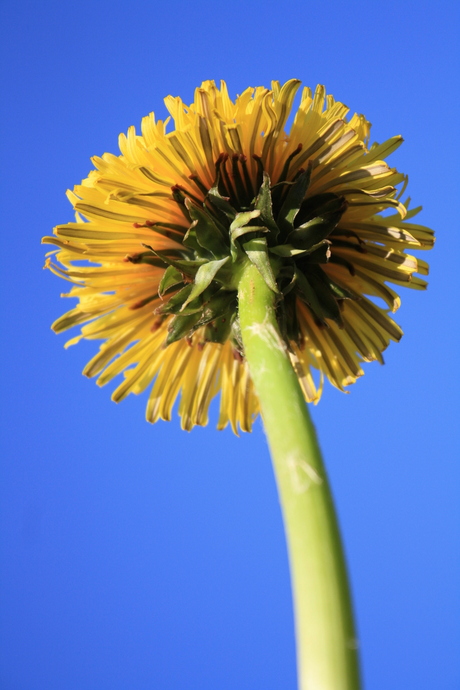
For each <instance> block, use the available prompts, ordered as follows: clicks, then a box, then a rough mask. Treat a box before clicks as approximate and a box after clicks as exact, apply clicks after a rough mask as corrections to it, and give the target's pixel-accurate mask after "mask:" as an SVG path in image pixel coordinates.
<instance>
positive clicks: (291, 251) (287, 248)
mask: <svg viewBox="0 0 460 690" xmlns="http://www.w3.org/2000/svg"><path fill="white" fill-rule="evenodd" d="M269 252H270V253H271V254H276V256H282V257H283V258H286V259H287V258H292V257H293V256H301V255H302V254H307V253H308V249H296V247H293V246H292V244H279V245H278V246H277V247H270V248H269Z"/></svg>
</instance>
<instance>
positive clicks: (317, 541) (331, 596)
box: [238, 264, 360, 690]
mask: <svg viewBox="0 0 460 690" xmlns="http://www.w3.org/2000/svg"><path fill="white" fill-rule="evenodd" d="M238 298H239V316H240V326H241V335H242V339H243V345H244V352H245V356H246V358H247V362H248V365H249V370H250V374H251V378H252V380H253V382H254V386H255V389H256V392H257V395H258V397H259V400H260V407H261V413H262V419H263V422H264V426H265V432H266V434H267V437H268V442H269V445H270V450H271V455H272V460H273V467H274V472H275V476H276V481H277V485H278V492H279V497H280V502H281V507H282V512H283V519H284V525H285V530H286V537H287V544H288V553H289V561H290V568H291V580H292V590H293V600H294V602H293V603H294V615H295V624H296V644H297V668H298V687H299V690H358V689H359V687H360V683H359V667H358V655H357V641H356V637H355V632H354V625H353V613H352V607H351V599H350V594H349V589H348V582H347V573H346V566H345V561H344V556H343V551H342V546H341V540H340V533H339V529H338V525H337V520H336V516H335V511H334V505H333V500H332V495H331V492H330V489H329V485H328V480H327V476H326V472H325V469H324V465H323V462H322V459H321V452H320V449H319V446H318V442H317V439H316V433H315V430H314V427H313V425H312V422H311V420H310V416H309V413H308V409H307V405H306V404H305V401H304V397H303V394H302V390H301V388H300V385H299V381H298V379H297V376H296V374H295V372H294V369H293V367H292V365H291V361H290V357H289V354H288V352H287V349H286V346H285V344H284V342H283V340H282V338H281V335H280V332H279V328H278V323H277V320H276V314H275V302H276V295H275V293H274V292H273V291H272V290H270V288H269V287H268V286H267V285H266V283H265V281H264V280H263V278H262V277H261V275H260V273H259V272H258V270H257V269H256V268H255V266H254V265H252V264H249V265H248V266H247V267H246V268H245V270H244V272H243V275H242V277H241V281H240V285H239V291H238Z"/></svg>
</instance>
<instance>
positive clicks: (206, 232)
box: [131, 156, 354, 355]
mask: <svg viewBox="0 0 460 690" xmlns="http://www.w3.org/2000/svg"><path fill="white" fill-rule="evenodd" d="M245 160H246V159H245V158H244V157H242V156H240V157H239V158H238V160H237V159H236V158H235V157H234V159H233V161H232V166H233V167H232V181H230V176H229V173H228V172H226V171H225V166H223V165H221V164H222V163H223V162H225V157H224V156H221V157H220V159H219V161H218V162H217V166H216V167H217V169H218V175H217V180H216V182H215V184H214V186H213V187H212V188H211V189H209V190H208V191H207V193H206V196H205V200H204V202H201V201H200V200H199V199H198V198H197V197H195V196H193V195H190V194H188V193H186V192H185V191H184V190H182V188H180V187H179V186H175V187H173V188H172V194H173V198H174V200H175V201H176V203H177V204H178V205H179V206H180V208H181V211H182V213H183V214H184V216H185V217H186V219H187V221H188V222H189V223H190V226H189V228H188V230H187V232H186V234H185V236H182V238H181V243H182V249H181V250H175V251H171V250H167V251H164V252H160V251H157V250H155V249H153V247H151V246H149V245H144V247H145V250H146V251H145V252H142V253H141V254H138V255H137V256H136V258H135V259H131V260H135V261H136V262H142V263H150V264H152V265H154V266H162V267H164V268H165V272H164V274H163V278H162V280H161V282H160V285H159V289H158V293H159V296H160V298H161V299H162V300H163V304H162V305H161V306H160V307H159V308H158V309H156V313H157V314H159V315H162V316H165V317H166V316H169V315H172V316H173V318H172V319H171V320H170V322H169V327H168V337H167V340H166V345H169V344H171V343H173V342H175V341H176V340H179V339H181V338H186V339H190V338H191V337H192V335H193V333H194V332H195V331H197V330H198V329H200V328H204V331H203V333H204V340H203V343H202V345H203V344H204V343H205V342H207V341H209V342H217V343H224V342H225V341H226V340H228V339H231V341H232V343H233V346H234V349H235V351H236V352H237V353H238V354H239V355H242V354H243V353H242V345H241V339H240V336H239V323H238V303H237V290H238V284H239V281H240V278H241V275H242V272H243V271H244V269H245V267H246V266H247V265H248V263H252V264H253V265H254V266H255V267H256V268H257V270H258V271H259V273H260V275H261V276H262V278H263V279H264V281H265V283H266V284H267V286H268V287H269V288H270V290H272V291H273V292H274V293H275V294H276V296H277V317H278V322H279V325H280V330H281V332H282V334H283V336H284V338H285V340H286V342H287V343H288V344H289V341H294V342H296V343H298V344H299V345H301V344H302V341H303V336H302V334H301V331H300V328H299V325H298V322H297V317H296V300H298V299H300V300H301V301H302V302H304V303H305V304H306V305H307V307H308V308H309V310H310V311H311V313H312V315H313V318H314V319H315V321H316V322H317V323H318V324H321V325H327V323H326V320H327V319H332V320H333V321H335V322H336V323H337V324H338V325H340V326H341V325H342V319H341V315H340V304H341V302H342V301H343V300H344V299H353V298H354V295H352V294H351V293H350V292H349V291H347V290H346V289H345V288H344V287H342V286H340V285H338V284H337V283H335V282H334V281H332V280H331V279H330V278H329V276H328V275H327V274H326V273H325V271H324V270H323V269H322V265H324V264H326V263H327V262H328V261H329V260H330V258H331V246H332V244H333V234H334V231H335V229H336V228H337V225H338V223H339V221H340V218H341V217H342V214H343V212H344V210H345V208H346V202H345V200H344V198H343V197H339V196H337V195H335V194H330V193H329V194H317V195H312V196H308V187H309V183H310V174H311V168H310V167H308V168H307V169H306V170H301V171H300V172H298V173H297V175H296V176H295V177H294V179H292V180H289V181H288V180H287V179H284V178H283V176H284V177H286V176H287V168H286V170H285V171H283V174H282V176H281V178H280V180H279V181H278V183H277V184H275V185H271V181H270V178H269V176H268V174H267V173H266V172H265V171H264V170H263V168H262V164H261V161H260V159H257V162H258V164H259V179H258V182H257V184H258V189H257V190H254V188H253V187H252V184H251V181H250V179H249V176H248V175H247V169H246V165H245ZM238 166H239V167H238ZM241 168H242V170H241ZM194 181H196V180H194ZM200 191H201V192H203V191H206V190H202V189H201V186H200ZM255 191H256V193H255ZM151 226H152V228H153V229H154V230H155V231H158V230H159V231H160V232H165V231H167V232H168V233H174V239H176V238H177V234H176V228H175V227H174V228H172V227H171V228H169V227H168V228H166V226H164V228H163V227H162V228H160V229H158V228H157V226H156V225H151ZM171 236H172V235H171Z"/></svg>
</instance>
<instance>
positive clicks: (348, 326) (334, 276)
mask: <svg viewBox="0 0 460 690" xmlns="http://www.w3.org/2000/svg"><path fill="white" fill-rule="evenodd" d="M299 86H300V82H299V81H297V80H294V79H293V80H290V81H288V82H286V84H284V85H283V86H281V85H280V84H279V83H278V82H273V83H272V89H271V90H269V89H266V88H263V87H257V88H255V89H254V88H248V89H247V90H246V91H244V92H243V93H242V94H241V95H240V96H238V97H237V98H236V100H235V102H233V101H232V100H231V99H230V98H229V96H228V93H227V87H226V84H225V82H222V83H221V87H220V89H218V88H217V87H216V85H215V84H214V82H212V81H206V82H204V83H203V84H202V85H201V87H200V88H198V89H197V90H196V93H195V100H194V102H193V103H192V104H191V105H190V106H186V105H184V103H183V102H182V101H181V99H180V98H173V97H172V96H169V97H168V98H166V100H165V103H166V107H167V108H168V110H169V112H170V113H171V116H172V118H173V120H174V129H173V131H171V132H167V125H168V122H169V118H168V120H166V121H165V122H162V121H159V122H156V121H155V118H154V115H153V113H152V114H150V115H149V116H148V117H145V118H144V119H143V121H142V136H138V135H136V132H135V129H134V127H131V128H130V129H129V131H128V135H127V136H124V135H121V136H120V141H119V145H120V150H121V155H120V156H114V155H112V154H104V155H103V156H102V158H98V157H95V158H93V159H92V160H93V163H94V166H95V168H96V169H95V170H93V171H91V172H90V174H89V176H88V177H87V179H85V180H83V182H82V183H81V185H77V186H76V187H75V189H74V192H69V193H68V196H69V199H70V201H71V203H72V204H73V206H74V208H75V210H76V222H75V223H67V224H66V225H59V226H57V227H56V228H55V237H45V238H44V239H43V241H44V242H45V243H49V244H54V245H56V246H58V247H59V249H58V250H56V252H52V254H55V256H56V258H57V260H58V262H59V264H55V263H53V261H52V258H51V256H49V257H48V259H47V264H46V265H47V267H48V268H50V269H51V270H52V271H53V272H54V273H57V274H58V275H60V276H62V277H63V278H66V279H67V280H69V281H71V282H72V283H74V286H73V287H72V289H71V291H70V292H69V293H68V295H66V296H68V297H76V298H77V299H78V300H79V302H78V304H77V306H76V307H75V308H74V309H72V310H71V311H69V312H67V313H66V314H64V316H62V317H61V318H60V319H58V320H57V321H56V322H55V323H54V324H53V329H54V330H55V331H56V332H60V331H63V330H66V329H67V328H71V327H72V326H75V325H77V324H85V325H84V326H83V327H82V329H81V335H79V336H77V337H76V338H73V339H72V340H70V341H69V342H68V343H67V345H70V344H73V343H75V342H77V341H78V340H80V338H89V339H93V338H94V339H102V340H103V341H104V342H103V344H102V345H101V347H100V350H99V352H98V354H97V355H96V356H95V357H94V358H93V359H92V360H91V361H90V362H89V363H88V364H87V366H86V367H85V369H84V374H86V375H87V376H95V375H98V379H97V383H98V384H99V385H101V386H102V385H104V384H106V383H107V382H108V381H110V380H111V379H112V378H113V377H114V376H116V375H117V374H120V373H121V372H124V381H123V383H121V384H120V385H119V386H118V388H117V389H116V390H115V391H114V393H113V396H112V397H113V399H114V400H115V401H117V402H118V401H120V400H122V399H123V398H124V397H125V396H126V395H128V393H140V392H141V391H143V390H144V389H145V388H146V387H147V386H148V385H149V384H150V383H152V382H154V383H153V386H152V390H151V392H150V396H149V402H148V405H147V419H148V420H149V421H151V422H155V421H156V420H157V419H159V418H162V419H166V420H168V419H170V417H171V410H172V407H173V405H174V402H175V400H176V398H177V396H178V395H179V392H180V393H181V400H180V404H179V414H180V416H181V418H182V426H183V428H185V429H191V428H192V427H193V425H194V424H200V425H204V424H206V423H207V420H208V408H209V404H210V401H211V400H212V398H213V397H214V396H215V395H216V394H217V393H218V392H219V391H221V400H220V416H219V422H218V427H219V428H220V429H221V428H224V427H225V426H226V425H227V423H228V422H230V424H231V426H232V428H233V430H234V431H236V430H237V428H238V425H239V427H240V428H241V429H242V430H243V431H250V429H251V425H252V421H253V418H254V416H255V415H256V414H257V412H258V401H257V398H256V395H255V393H254V390H253V387H252V383H251V379H250V377H249V374H248V368H247V364H246V362H245V357H244V350H243V347H242V344H241V338H240V335H239V324H238V304H237V286H238V279H239V275H240V272H241V269H242V267H243V266H244V265H245V264H246V263H247V262H248V261H251V262H252V263H253V264H255V265H256V267H257V268H258V269H259V271H260V273H261V274H262V276H263V278H264V279H265V281H266V283H267V284H268V286H269V287H270V288H271V289H272V290H273V291H274V292H276V293H277V296H278V303H277V304H278V306H277V316H278V322H279V325H280V329H281V333H282V334H283V336H284V339H285V342H286V344H287V346H288V349H289V352H290V357H291V360H292V364H293V366H294V368H295V370H296V372H297V374H298V377H299V380H300V383H301V385H302V388H303V391H304V394H305V399H306V400H307V401H310V402H312V401H313V402H316V401H317V400H318V399H319V396H320V392H321V386H322V383H320V384H319V385H316V384H315V382H314V379H313V377H312V369H316V370H318V371H319V372H320V382H322V378H323V375H325V376H326V377H327V378H328V379H329V380H330V381H331V383H333V384H334V385H335V386H337V387H338V388H340V389H341V390H343V388H344V386H347V385H348V384H350V383H353V382H354V381H356V379H357V378H358V376H361V375H362V373H363V372H362V369H361V362H363V361H371V360H378V361H380V362H382V361H383V359H382V351H383V350H384V349H385V348H386V347H387V346H388V344H389V342H390V340H396V341H397V340H399V339H400V337H401V335H402V331H401V330H400V328H399V327H398V326H397V325H396V324H395V323H394V321H393V320H392V319H391V318H390V316H389V313H390V312H394V311H396V309H397V308H398V306H399V297H398V296H397V294H396V293H395V292H394V291H393V289H391V288H390V287H388V285H386V283H387V282H391V283H394V284H396V285H405V286H408V287H413V288H417V289H422V288H424V287H425V285H426V283H425V281H424V280H422V279H421V278H419V277H417V276H415V275H414V274H415V273H419V274H422V275H426V274H427V272H428V269H427V265H426V263H425V262H423V261H420V260H418V259H416V258H414V257H413V256H410V255H409V254H406V253H405V250H406V249H410V248H414V249H429V248H430V247H432V245H433V241H434V240H433V232H432V231H431V230H429V229H428V228H425V227H423V226H420V225H415V224H414V223H412V222H410V219H411V218H412V217H413V216H414V215H415V214H416V213H417V211H418V210H419V209H415V210H411V211H409V210H408V203H407V202H406V203H405V204H403V203H402V202H401V201H400V197H401V195H402V193H403V191H404V188H405V186H406V182H407V180H406V177H405V176H404V175H402V174H401V173H398V172H397V171H396V170H395V169H394V168H390V167H389V166H388V165H387V163H385V162H384V160H383V159H384V158H386V157H387V156H388V155H389V154H390V153H392V152H393V151H394V150H395V149H396V148H397V147H398V146H399V145H400V144H401V143H402V138H401V137H399V136H398V137H393V138H392V139H389V140H388V141H386V142H385V143H384V144H380V145H379V144H373V145H372V146H370V147H368V140H369V132H370V124H369V122H367V121H366V119H365V118H364V117H363V116H362V115H353V117H351V118H350V119H349V120H348V121H347V120H346V116H347V113H348V108H347V107H346V106H345V105H343V104H342V103H339V102H336V101H335V100H334V99H333V98H332V96H327V97H326V94H325V90H324V88H323V87H322V86H318V87H317V88H316V91H315V93H314V95H312V93H311V91H310V89H308V88H304V89H303V92H302V95H301V102H300V105H299V107H298V110H297V112H296V113H295V117H294V119H293V122H292V126H291V128H290V131H289V133H287V132H286V130H285V127H286V122H287V119H288V117H289V114H290V111H291V108H292V103H293V99H294V96H295V94H296V92H297V90H298V88H299ZM398 185H401V187H402V189H401V191H400V192H399V193H398V192H397V186H398ZM388 211H390V213H389V212H388ZM372 298H379V299H380V300H383V302H384V303H385V304H386V308H383V307H381V306H379V305H377V304H376V303H375V302H374V301H373V300H372Z"/></svg>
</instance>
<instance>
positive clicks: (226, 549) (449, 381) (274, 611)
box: [0, 0, 460, 690]
mask: <svg viewBox="0 0 460 690" xmlns="http://www.w3.org/2000/svg"><path fill="white" fill-rule="evenodd" d="M456 6H457V3H454V2H452V3H450V2H446V1H444V2H443V1H442V0H441V1H440V2H404V1H402V2H394V1H391V0H390V1H389V2H379V1H377V2H369V0H368V1H367V2H362V1H356V0H352V1H350V2H347V3H344V2H338V1H336V0H334V1H327V0H325V1H323V2H315V3H312V2H305V1H304V2H300V1H298V0H296V1H294V2H291V3H286V2H279V3H271V4H270V3H267V2H257V1H254V0H245V1H244V2H241V1H239V0H235V1H234V2H231V3H225V4H220V3H216V2H210V1H209V2H208V1H206V2H199V1H198V2H196V3H193V2H190V3H188V2H185V1H184V0H179V1H176V2H175V3H172V4H170V5H168V3H166V2H161V3H160V2H141V1H139V0H132V2H129V3H123V2H117V1H115V0H112V1H110V2H109V1H108V0H102V1H98V0H93V1H92V2H89V0H82V1H80V2H69V0H64V1H62V2H53V1H50V0H45V1H43V2H40V3H37V2H26V1H25V0H19V1H18V0H16V1H15V2H12V1H11V0H3V5H2V10H1V11H2V27H3V28H2V34H3V35H2V38H1V51H2V58H1V64H2V70H3V77H2V80H3V85H2V93H4V94H5V93H6V94H7V98H6V100H5V101H4V104H3V114H2V118H3V119H2V128H1V149H0V150H1V156H2V170H3V173H4V174H3V181H2V183H1V187H0V193H1V196H2V200H1V205H0V208H1V221H2V259H1V263H2V275H3V286H2V302H1V308H2V316H1V326H2V333H3V335H2V338H1V347H2V359H1V362H2V371H1V374H2V375H1V378H2V384H3V391H4V392H3V395H2V400H1V402H2V417H1V421H2V424H3V428H4V434H3V453H2V470H1V474H2V476H1V489H0V491H1V523H2V543H1V559H2V560H1V575H0V592H1V608H0V624H1V645H0V647H1V650H0V687H1V688H2V690H93V689H94V690H147V689H150V688H155V689H158V690H179V689H180V690H196V689H198V688H199V689H200V690H216V689H218V690H235V688H238V689H239V690H254V689H257V690H259V689H260V690H280V688H282V689H283V690H295V682H296V681H295V657H294V637H293V621H292V610H291V599H290V587H289V573H288V567H287V560H286V550H285V542H284V536H283V529H282V524H281V516H280V511H279V505H278V500H277V496H276V492H275V486H274V480H273V476H272V471H271V467H270V460H269V456H268V452H267V449H266V445H265V440H264V435H263V431H262V428H261V425H260V423H257V424H256V428H255V430H254V433H253V434H252V435H244V436H243V437H242V438H236V437H234V436H233V435H232V433H231V432H230V431H229V430H226V431H224V432H221V433H218V432H217V431H215V429H214V428H213V427H214V426H215V421H216V408H215V407H214V408H213V413H212V423H211V424H210V425H209V427H208V428H206V429H197V430H195V431H193V432H192V433H190V434H187V433H185V432H182V431H181V430H180V427H179V422H178V419H177V417H175V419H174V421H173V422H172V423H169V424H166V423H159V424H157V425H156V426H153V427H152V426H150V425H148V424H147V423H146V422H145V421H144V406H145V403H146V398H145V397H142V398H140V399H138V398H136V397H133V396H131V398H130V399H128V400H127V401H125V402H124V403H122V404H121V405H120V406H116V405H115V404H114V403H112V402H110V399H109V398H110V395H109V393H110V392H109V390H107V389H102V390H100V389H98V388H97V387H96V386H95V385H94V383H93V382H90V381H88V380H86V379H84V378H83V377H82V376H81V375H80V371H81V369H82V368H83V365H84V363H85V362H86V361H87V360H88V359H89V358H90V356H91V355H92V353H94V352H95V348H96V347H97V346H96V344H95V343H83V344H80V345H79V346H77V347H75V348H71V349H70V350H68V351H64V349H63V347H62V346H63V343H64V341H65V337H64V336H60V337H57V336H55V335H53V334H52V332H51V331H50V329H49V324H50V323H51V322H52V321H53V320H54V319H55V318H56V317H57V316H59V315H60V314H61V313H62V312H63V311H64V310H65V309H66V308H69V302H64V301H63V300H61V299H60V298H59V293H60V292H64V291H66V286H65V284H64V283H63V282H62V281H59V280H58V279H57V278H55V277H53V276H52V275H51V274H50V273H48V272H44V271H42V265H43V255H44V251H45V249H44V248H43V247H41V246H40V243H39V242H40V238H41V236H42V235H45V234H49V233H50V230H51V228H52V226H53V225H55V224H57V223H63V222H67V221H69V220H72V212H71V208H70V205H69V204H68V202H67V200H66V198H65V196H64V192H65V190H66V188H68V187H70V188H71V187H72V186H73V185H74V184H75V183H78V182H79V181H80V180H81V179H82V178H83V177H85V176H86V175H87V173H88V171H89V169H90V167H91V166H90V162H89V157H90V156H91V155H95V154H99V155H100V154H102V153H103V152H105V151H111V152H116V151H117V136H118V133H119V132H120V131H126V129H127V128H128V126H129V125H131V124H135V125H137V126H138V125H139V123H140V120H141V117H142V116H143V115H145V114H147V113H148V112H150V111H151V110H155V112H156V113H157V115H159V116H164V114H165V110H164V107H163V103H162V98H163V97H164V96H166V95H168V94H173V95H180V96H182V97H183V98H184V100H185V101H187V102H190V101H191V100H192V97H193V90H194V87H195V86H197V85H198V84H199V83H200V82H201V81H202V80H203V79H210V78H213V79H216V80H219V79H220V78H225V79H226V80H227V82H228V86H229V90H230V92H231V94H232V95H235V94H236V93H238V92H241V91H242V90H243V89H244V88H245V87H246V86H248V85H253V86H256V85H261V84H263V85H266V86H268V85H269V83H270V81H271V80H272V79H278V80H281V81H283V80H286V79H288V78H291V77H297V78H300V79H302V80H303V82H304V83H306V84H309V85H311V86H314V85H315V84H316V83H318V82H320V83H324V84H325V85H326V87H327V89H328V91H329V92H330V93H333V94H334V96H335V97H336V98H338V99H340V100H342V101H344V102H345V103H347V104H348V105H349V106H350V107H351V108H352V109H353V110H357V111H359V112H364V113H365V114H366V115H367V117H368V118H369V119H370V120H371V122H373V123H374V127H373V138H374V139H377V140H378V141H382V140H384V139H385V138H388V137H390V136H392V135H394V134H400V133H401V134H403V136H404V137H405V140H406V142H405V144H404V146H403V147H402V148H401V149H400V150H399V151H398V152H397V154H395V155H394V156H393V158H392V159H391V160H392V162H393V164H395V165H397V166H398V167H399V168H400V169H401V170H403V171H405V172H408V173H409V174H410V187H409V191H410V193H411V195H412V198H413V200H414V202H415V204H418V203H423V205H424V211H423V214H422V215H421V216H420V221H421V222H423V223H424V224H426V225H428V226H431V227H434V228H435V229H436V231H437V234H438V242H437V245H436V248H435V250H434V251H433V252H431V253H430V254H431V255H430V256H427V255H424V256H423V258H428V259H429V261H430V263H431V267H432V271H431V276H430V286H429V290H428V292H426V293H420V292H415V291H407V290H406V291H404V290H402V291H401V292H402V298H403V306H402V308H401V310H400V312H399V314H398V315H397V320H398V322H399V323H400V324H401V325H402V326H403V329H404V331H405V332H406V335H405V336H404V338H403V340H402V342H401V343H400V344H399V345H392V346H391V347H390V349H389V350H388V351H387V353H386V362H387V364H386V366H385V367H380V366H379V365H378V364H370V365H367V366H366V367H365V368H366V376H365V377H364V378H363V379H361V380H360V381H359V382H358V383H357V384H356V385H355V386H353V387H352V389H351V390H350V395H343V394H340V393H339V392H337V391H335V390H334V389H332V388H331V387H330V386H328V387H326V390H325V393H324V396H323V399H322V401H321V403H320V404H319V405H318V407H317V408H315V409H314V410H313V415H314V419H315V422H316V424H317V428H318V432H319V435H320V439H321V442H322V445H323V449H324V453H325V458H326V461H327V466H328V468H329V473H330V477H331V482H332V485H333V489H334V493H335V496H336V502H337V508H338V512H339V516H340V521H341V526H342V531H343V535H344V540H345V547H346V551H347V556H348V563H349V570H350V574H351V581H352V585H353V592H354V599H355V605H356V615H357V622H358V628H359V639H360V645H361V650H362V666H363V674H364V679H365V684H366V688H367V689H368V690H389V689H391V690H399V689H402V690H432V689H433V688H442V689H443V690H458V688H460V672H459V665H458V649H459V642H460V635H459V624H458V620H459V615H458V614H459V599H458V590H459V587H458V582H459V579H460V578H459V575H460V564H459V557H458V551H459V548H458V547H459V541H460V539H459V522H460V521H459V511H458V508H457V507H456V505H457V504H456V502H455V494H458V488H459V486H458V485H459V481H458V480H459V469H458V466H459V463H458V457H456V456H458V455H459V454H458V428H457V424H458V385H459V381H458V337H459V333H458V322H459V319H458V292H459V291H458V264H457V261H458V252H459V249H460V247H459V239H458V238H459V234H458V215H459V214H458V155H459V151H458V136H459V134H458V112H459V103H458V81H457V80H458V52H457V48H456V40H457V39H458V35H459V22H458V6H457V9H456Z"/></svg>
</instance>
